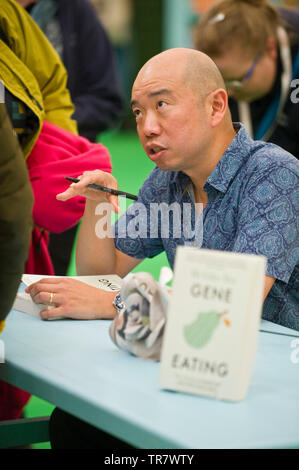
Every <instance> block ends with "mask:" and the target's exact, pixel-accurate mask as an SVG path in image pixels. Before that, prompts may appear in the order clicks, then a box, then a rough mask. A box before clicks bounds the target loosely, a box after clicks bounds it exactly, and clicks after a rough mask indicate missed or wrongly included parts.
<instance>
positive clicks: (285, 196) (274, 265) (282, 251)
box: [232, 166, 299, 283]
mask: <svg viewBox="0 0 299 470" xmlns="http://www.w3.org/2000/svg"><path fill="white" fill-rule="evenodd" d="M298 212H299V185H298V172H297V173H296V171H293V170H290V169H288V168H284V167H280V166H277V167H276V168H275V169H272V170H271V171H270V172H269V173H267V174H262V175H260V174H259V175H257V176H255V177H253V178H251V180H250V181H249V184H248V185H247V188H246V189H245V192H244V193H243V196H242V198H241V202H240V205H239V213H238V214H239V215H238V216H239V223H238V229H237V233H236V238H235V243H234V246H233V249H232V251H235V252H241V253H252V254H258V255H263V256H265V257H266V258H267V270H266V273H267V275H269V276H272V277H274V278H275V279H279V280H281V281H283V282H286V283H287V282H288V281H289V279H290V276H291V274H292V272H293V270H294V269H295V266H296V264H297V263H298V258H299V233H298V232H299V225H298Z"/></svg>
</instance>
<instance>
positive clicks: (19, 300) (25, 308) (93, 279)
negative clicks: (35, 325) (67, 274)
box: [12, 274, 123, 320]
mask: <svg viewBox="0 0 299 470" xmlns="http://www.w3.org/2000/svg"><path fill="white" fill-rule="evenodd" d="M47 277H49V278H59V277H63V276H45V275H40V274H23V276H22V282H23V283H24V284H25V285H26V286H29V285H30V284H33V283H34V282H37V281H39V280H40V279H44V278H47ZM71 277H72V279H76V280H78V281H82V282H85V283H86V284H88V285H90V286H93V287H97V288H98V289H101V290H105V291H110V292H111V291H115V292H118V291H119V290H120V289H121V286H122V283H123V280H122V279H121V278H120V277H119V276H117V275H116V274H109V275H106V274H104V275H97V276H71ZM12 308H13V309H14V310H18V311H19V312H23V313H28V314H29V315H33V316H36V317H39V316H40V315H39V314H40V311H41V310H45V309H46V308H48V309H49V310H50V309H52V308H54V307H53V306H51V305H44V304H36V303H34V302H33V300H32V298H31V296H30V294H27V293H26V292H18V293H17V295H16V298H15V301H14V304H13V307H12ZM60 318H61V317H59V318H58V317H55V318H54V320H58V319H60Z"/></svg>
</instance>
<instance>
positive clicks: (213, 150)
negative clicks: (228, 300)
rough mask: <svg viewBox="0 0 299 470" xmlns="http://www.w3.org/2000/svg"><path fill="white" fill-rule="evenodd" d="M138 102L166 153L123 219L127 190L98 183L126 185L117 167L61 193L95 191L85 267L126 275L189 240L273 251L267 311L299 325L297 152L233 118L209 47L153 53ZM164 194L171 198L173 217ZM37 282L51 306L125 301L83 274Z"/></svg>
mask: <svg viewBox="0 0 299 470" xmlns="http://www.w3.org/2000/svg"><path fill="white" fill-rule="evenodd" d="M131 105H132V111H133V113H134V115H135V117H136V123H137V132H138V136H139V139H140V141H141V143H142V146H143V148H144V151H145V153H146V155H147V157H148V158H150V160H152V161H153V162H154V163H155V165H156V167H155V168H154V170H153V171H152V173H151V174H150V175H149V177H148V178H147V180H146V181H145V182H144V184H143V186H142V188H141V190H140V191H139V194H138V201H137V202H136V203H134V204H132V205H131V206H130V208H129V209H128V211H127V212H126V213H125V214H123V215H122V216H121V217H120V218H119V220H118V221H117V223H116V224H115V226H114V228H113V229H112V227H111V226H110V217H107V212H108V213H109V211H111V210H114V211H115V212H119V207H118V199H117V197H116V196H111V195H109V194H108V193H104V192H100V191H95V190H91V189H87V188H86V186H87V185H88V184H89V183H97V184H100V185H103V186H107V187H111V188H115V189H116V188H117V187H118V184H117V181H116V180H115V178H114V177H113V176H112V175H110V174H108V173H104V172H102V171H98V170H97V171H93V172H85V173H84V174H83V175H81V177H80V182H78V183H76V184H72V185H71V186H70V187H69V189H68V190H67V191H65V192H64V193H62V194H60V195H58V198H59V199H60V200H61V201H66V200H68V199H69V198H71V197H74V196H76V195H79V194H80V195H83V196H85V197H86V209H85V214H84V217H83V221H82V225H81V230H80V234H79V238H78V245H77V270H78V273H79V274H80V275H88V274H98V273H102V274H105V273H116V274H118V275H119V276H121V277H123V276H125V275H126V274H127V273H129V272H130V271H131V270H132V269H133V268H135V267H136V266H137V265H138V264H139V263H140V262H141V261H142V260H143V259H144V258H147V257H153V256H156V255H157V254H159V253H161V252H162V251H165V252H166V254H167V257H168V261H169V264H170V266H171V267H172V266H173V263H174V258H175V251H176V247H177V246H178V245H182V244H196V245H197V246H201V247H202V248H206V249H213V250H226V251H232V252H244V253H254V254H261V255H264V256H265V257H266V258H267V260H268V265H267V273H266V276H265V287H264V300H265V302H264V309H263V318H266V319H268V320H271V321H274V322H277V323H280V324H282V325H284V326H288V327H290V328H294V329H297V330H299V315H298V298H297V293H296V288H295V284H296V282H298V240H299V236H298V232H297V230H298V224H296V222H297V220H296V214H298V199H296V197H294V188H295V186H296V184H297V186H298V162H297V160H296V159H295V157H293V156H292V155H290V154H289V153H287V152H286V151H284V150H282V149H281V148H280V147H278V146H275V145H273V144H268V143H264V142H255V141H253V140H252V139H251V138H250V137H249V135H248V134H247V132H246V130H245V128H244V127H242V126H241V125H240V124H238V123H237V124H233V123H232V120H231V116H230V112H229V108H228V99H227V93H226V90H225V87H224V83H223V79H222V77H221V74H220V72H219V71H218V69H217V67H216V65H215V64H214V62H213V61H212V60H211V59H210V58H209V57H208V56H207V55H205V54H203V53H201V52H199V51H195V50H192V49H185V48H177V49H170V50H167V51H165V52H162V53H161V54H158V55H157V56H155V57H153V58H152V59H150V60H149V61H148V62H147V63H146V64H145V65H144V66H143V67H142V69H141V70H140V72H139V73H138V75H137V78H136V80H135V82H134V85H133V89H132V100H131ZM108 202H109V203H110V204H108ZM99 203H101V205H99ZM296 204H297V206H296ZM157 206H158V207H159V208H160V209H161V211H162V212H163V209H164V213H163V214H162V216H161V217H158V216H157V212H155V209H157ZM180 210H181V211H180ZM165 211H166V216H167V215H168V216H169V218H168V220H166V219H165V218H164V219H163V217H164V216H165ZM171 211H172V212H173V214H174V215H173V216H172V217H171V216H170V212H171ZM178 211H179V212H178ZM178 213H179V215H178V217H177V214H178ZM154 215H156V216H157V217H156V218H155V217H153V216H154ZM160 215H161V213H160ZM185 216H186V218H184V217H185ZM188 217H189V219H188ZM198 220H201V223H202V224H197V225H196V223H197V222H196V221H198ZM188 226H190V227H192V230H189V231H188V230H187V228H188ZM200 229H201V230H202V234H201V235H202V236H201V237H199V236H198V233H196V230H200ZM28 291H29V292H30V293H31V295H32V297H33V299H34V300H35V301H36V302H37V303H44V304H47V303H49V299H50V298H51V299H52V301H53V303H54V305H55V308H54V309H52V310H44V311H43V312H41V316H42V317H43V318H49V317H54V316H61V315H62V316H68V317H70V316H71V317H72V318H77V319H85V318H113V317H114V316H115V314H116V312H117V310H118V308H119V305H121V299H120V298H119V296H117V298H116V299H114V297H115V295H114V294H113V293H106V292H104V293H103V292H102V291H98V290H95V289H94V288H91V287H88V286H83V285H82V284H81V283H78V282H75V281H74V280H72V279H66V280H64V281H57V280H53V281H51V282H50V281H49V280H43V281H41V282H39V283H37V284H33V285H32V286H30V287H29V289H28ZM51 293H53V294H54V296H53V295H51ZM53 299H54V300H53ZM80 299H85V300H84V301H82V300H80Z"/></svg>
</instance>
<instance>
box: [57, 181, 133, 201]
mask: <svg viewBox="0 0 299 470" xmlns="http://www.w3.org/2000/svg"><path fill="white" fill-rule="evenodd" d="M65 179H66V180H68V181H72V183H79V181H80V180H79V179H78V178H72V177H71V176H65ZM87 187H88V188H91V189H97V190H98V191H104V192H105V193H110V194H113V195H115V196H124V197H127V198H128V199H133V200H134V201H137V199H138V198H137V196H134V194H130V193H126V192H125V191H119V190H118V189H112V188H106V187H105V186H101V185H99V184H95V183H90V184H88V185H87Z"/></svg>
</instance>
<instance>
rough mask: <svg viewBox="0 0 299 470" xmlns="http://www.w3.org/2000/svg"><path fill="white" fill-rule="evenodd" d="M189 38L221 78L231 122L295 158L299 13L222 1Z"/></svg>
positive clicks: (253, 1) (298, 145)
mask: <svg viewBox="0 0 299 470" xmlns="http://www.w3.org/2000/svg"><path fill="white" fill-rule="evenodd" d="M193 38H194V44H195V47H196V48H197V49H199V50H200V51H202V52H205V53H206V54H208V55H209V56H210V57H211V58H212V59H213V60H214V62H215V63H216V65H217V66H218V68H219V69H220V71H221V73H222V75H223V78H224V80H225V83H226V86H227V90H228V94H229V96H230V109H231V112H232V117H233V121H241V122H242V123H243V124H244V125H245V127H246V128H247V130H248V132H249V133H250V134H251V135H252V137H253V138H254V139H260V140H266V141H270V142H273V143H275V144H278V145H280V146H281V147H283V148H284V149H286V150H288V151H289V152H291V153H292V154H293V155H295V156H296V157H297V158H299V132H298V122H299V106H298V101H299V82H298V77H299V13H298V12H296V11H293V10H286V9H277V8H276V7H274V6H273V5H272V4H271V3H269V2H268V1H267V0H221V1H220V2H217V3H215V4H213V5H212V7H211V8H210V9H208V10H207V11H206V12H205V13H204V14H203V15H202V16H200V19H199V22H198V23H197V24H196V25H195V27H194V31H193Z"/></svg>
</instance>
